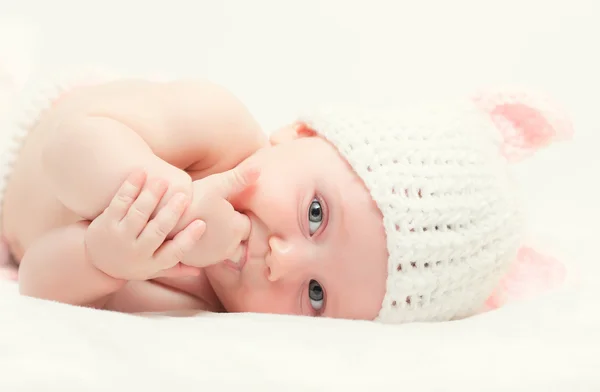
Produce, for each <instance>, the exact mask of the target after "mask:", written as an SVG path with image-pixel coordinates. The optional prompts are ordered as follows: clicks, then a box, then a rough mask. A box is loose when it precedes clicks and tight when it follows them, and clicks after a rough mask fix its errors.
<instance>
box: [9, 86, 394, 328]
mask: <svg viewBox="0 0 600 392" xmlns="http://www.w3.org/2000/svg"><path fill="white" fill-rule="evenodd" d="M139 169H143V171H142V172H143V173H144V181H143V186H141V187H142V188H141V189H138V188H140V185H139V183H138V181H137V180H135V178H136V177H135V173H136V172H137V173H139ZM255 172H256V173H257V174H258V175H257V176H254V177H253V174H252V173H255ZM132 175H133V179H132V177H131V176H132ZM251 178H254V180H251ZM136 183H137V184H138V186H136V185H135V184H136ZM123 189H125V190H127V189H129V190H133V189H138V190H137V191H136V192H133V191H132V192H130V193H127V192H124V191H123ZM115 205H117V206H118V205H121V207H120V208H119V207H117V208H116V211H117V212H116V213H115V208H114V206H115ZM125 205H127V206H129V207H127V208H125ZM183 205H185V208H183V207H182V206H183ZM125 210H127V211H128V212H127V213H124V212H123V211H125ZM3 211H4V221H3V222H2V230H3V233H4V235H5V236H6V238H7V240H8V242H9V245H10V247H11V251H12V253H13V255H14V256H15V258H16V259H17V260H18V261H19V262H20V271H19V287H20V291H21V293H22V294H24V295H28V296H32V297H37V298H43V299H51V300H55V301H59V302H64V303H68V304H75V305H83V306H91V307H98V308H105V309H109V310H116V311H121V312H128V313H134V312H159V311H160V312H163V311H178V310H190V309H198V310H208V311H228V312H261V313H281V314H298V315H306V316H313V317H314V316H324V317H334V318H350V319H363V320H370V319H373V318H375V317H376V316H377V314H378V312H379V310H380V309H381V303H382V299H383V296H384V293H385V282H386V277H387V259H388V255H387V249H386V237H385V233H384V229H383V223H382V216H381V213H380V211H379V210H378V208H377V207H376V205H375V203H374V201H373V200H372V198H371V196H370V194H369V192H368V190H367V189H366V187H365V186H364V184H363V183H362V180H361V179H360V178H359V177H358V176H357V175H356V173H355V172H354V171H353V170H352V168H351V167H350V166H349V165H348V163H347V162H346V161H345V160H344V159H343V157H342V156H341V155H340V154H339V153H338V151H337V150H336V149H335V148H334V147H333V146H332V145H330V144H329V143H328V142H327V141H326V140H325V139H322V138H321V137H319V136H318V134H317V132H316V131H314V130H312V129H309V128H307V127H306V126H305V125H304V124H290V125H289V126H286V127H283V128H282V129H280V130H279V131H278V132H275V133H274V134H273V135H272V136H271V138H270V139H269V140H268V139H267V138H266V137H265V136H264V134H263V133H262V131H261V130H260V129H259V127H258V125H257V124H256V121H254V119H253V118H252V116H251V115H250V114H249V112H248V110H247V109H246V108H245V107H244V106H243V105H242V104H241V103H240V102H239V101H238V100H237V99H236V98H235V97H233V96H232V95H231V94H230V93H228V92H227V91H226V90H224V89H223V88H221V87H219V86H216V85H214V84H211V83H208V82H190V81H181V82H175V83H169V84H154V83H149V82H144V81H120V82H115V83H112V84H106V85H100V86H96V87H88V88H80V89H77V90H75V91H72V92H71V93H69V94H68V95H66V96H64V97H62V98H61V99H60V100H59V101H58V102H57V103H55V105H54V106H53V107H52V108H51V109H50V110H48V111H47V112H46V113H44V114H43V116H42V118H41V121H40V122H39V123H38V124H37V125H36V127H35V128H34V129H33V130H31V133H30V135H29V137H28V139H27V140H26V143H25V145H24V147H23V149H22V151H21V154H20V157H19V159H18V161H17V163H16V166H15V168H14V172H13V174H12V177H11V179H10V182H9V184H8V189H7V193H6V195H5V202H4V206H3ZM119 211H120V212H119ZM90 222H91V223H90ZM197 223H200V224H201V225H200V226H197V225H196V224H197ZM144 233H146V234H144ZM144 238H146V240H144ZM148 238H150V239H151V240H147V239H148ZM161 242H162V244H161ZM159 244H160V245H159Z"/></svg>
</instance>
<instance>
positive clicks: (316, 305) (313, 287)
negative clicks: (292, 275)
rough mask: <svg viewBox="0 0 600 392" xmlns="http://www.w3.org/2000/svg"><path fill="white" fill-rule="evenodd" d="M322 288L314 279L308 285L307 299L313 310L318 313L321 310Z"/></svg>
mask: <svg viewBox="0 0 600 392" xmlns="http://www.w3.org/2000/svg"><path fill="white" fill-rule="evenodd" d="M323 297H324V295H323V288H322V287H321V285H320V284H319V282H317V281H316V280H314V279H311V281H310V282H309V283H308V299H310V305H311V306H312V308H313V309H314V310H316V311H317V312H319V311H320V310H321V309H322V308H323Z"/></svg>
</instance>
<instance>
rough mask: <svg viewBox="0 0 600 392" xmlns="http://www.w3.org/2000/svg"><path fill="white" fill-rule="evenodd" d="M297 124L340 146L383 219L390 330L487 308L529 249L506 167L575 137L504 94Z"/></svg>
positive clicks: (536, 107)
mask: <svg viewBox="0 0 600 392" xmlns="http://www.w3.org/2000/svg"><path fill="white" fill-rule="evenodd" d="M300 120H301V121H302V122H303V123H305V124H306V125H307V126H308V127H309V128H311V129H313V130H314V131H316V132H317V133H318V134H320V135H321V136H323V137H324V138H325V139H327V140H328V141H329V142H331V143H332V144H333V145H334V146H335V147H337V149H338V150H339V152H340V153H341V155H342V156H343V157H345V158H346V160H347V161H348V162H349V164H350V165H351V166H352V168H353V169H354V170H355V172H356V173H357V174H358V175H359V176H360V177H361V178H362V180H363V181H364V184H365V185H366V187H367V188H368V190H369V192H370V194H371V196H372V198H373V200H374V201H375V203H376V204H377V206H378V208H379V209H380V211H381V213H382V214H383V224H384V227H385V233H386V236H387V250H388V253H389V261H388V277H387V283H386V285H387V290H386V294H385V297H384V299H383V304H382V308H381V311H380V313H379V315H378V317H377V320H378V321H381V322H386V323H402V322H411V321H443V320H451V319H457V318H463V317H467V316H470V315H472V314H474V313H476V312H477V311H479V310H480V309H481V307H482V305H483V303H484V302H485V301H486V299H487V298H488V297H489V296H490V294H491V292H492V291H493V290H494V288H495V286H496V285H497V284H498V281H499V280H500V278H501V277H502V275H503V274H504V273H505V272H506V270H507V268H508V267H509V266H510V264H511V262H512V261H513V260H514V259H515V256H516V253H517V250H518V248H519V246H520V245H521V242H522V235H523V218H522V214H521V211H520V203H519V197H518V192H517V189H516V188H515V187H514V186H513V184H512V183H511V180H510V176H509V172H508V165H507V162H508V161H510V159H511V158H514V157H517V156H523V154H524V153H526V152H527V151H531V150H534V149H535V148H537V147H539V146H541V145H543V144H545V143H547V142H548V141H550V140H552V139H553V138H556V136H558V135H559V134H560V133H565V132H566V131H567V129H569V124H568V122H567V121H564V119H563V118H562V117H559V116H558V115H555V112H553V111H550V109H549V106H548V105H547V104H546V103H544V102H543V101H540V100H536V99H533V98H532V97H531V96H529V95H525V94H519V95H516V94H510V93H502V92H497V93H493V94H482V95H479V96H478V97H477V98H476V99H472V100H464V101H459V102H449V103H444V104H442V105H438V106H435V107H432V106H428V107H421V108H413V109H410V110H402V111H391V110H380V111H373V110H370V111H365V110H361V111H357V110H339V109H337V110H336V109H329V110H327V109H325V110H320V111H316V112H313V113H312V114H310V115H307V116H304V117H302V118H301V119H300ZM515 153H516V154H515ZM517 154H518V155H517Z"/></svg>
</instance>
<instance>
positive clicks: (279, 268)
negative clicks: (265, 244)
mask: <svg viewBox="0 0 600 392" xmlns="http://www.w3.org/2000/svg"><path fill="white" fill-rule="evenodd" d="M269 248H270V252H269V254H268V255H267V257H266V263H267V267H269V273H268V277H269V280H270V281H271V282H274V281H277V280H279V279H281V278H282V277H284V276H285V275H286V274H288V273H290V272H291V271H293V270H294V269H295V268H297V266H298V263H299V260H298V259H299V254H298V253H299V252H298V249H297V246H295V245H294V244H293V243H292V242H290V241H285V240H283V239H281V238H278V237H275V236H273V237H270V238H269Z"/></svg>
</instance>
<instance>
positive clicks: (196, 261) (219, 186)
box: [183, 166, 259, 267]
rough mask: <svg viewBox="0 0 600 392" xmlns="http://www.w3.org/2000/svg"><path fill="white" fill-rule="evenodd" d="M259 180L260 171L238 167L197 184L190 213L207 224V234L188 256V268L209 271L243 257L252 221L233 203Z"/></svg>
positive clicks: (186, 258)
mask: <svg viewBox="0 0 600 392" xmlns="http://www.w3.org/2000/svg"><path fill="white" fill-rule="evenodd" d="M258 176H259V171H258V170H257V169H255V168H241V167H240V166H238V167H236V168H234V169H231V170H229V171H226V172H223V173H218V174H213V175H211V176H208V177H206V178H203V179H201V180H198V181H194V183H193V184H192V190H193V200H192V204H191V205H190V207H189V208H188V211H189V212H190V213H191V214H192V215H193V216H194V217H196V218H199V219H202V221H203V222H205V223H206V233H204V235H203V236H202V238H201V239H200V240H199V241H198V242H197V243H196V244H195V245H194V247H193V249H192V250H191V251H190V252H188V253H186V255H185V256H184V259H183V263H184V264H186V265H191V266H194V267H206V266H209V265H212V264H216V263H219V262H221V261H224V260H227V259H230V260H232V261H234V262H238V261H239V260H240V258H242V257H243V253H244V251H245V247H244V246H243V244H244V243H245V242H246V241H247V240H248V236H249V235H250V229H251V224H250V219H249V218H248V217H247V216H246V215H244V214H241V213H239V212H238V211H236V210H235V209H234V208H233V206H232V205H231V203H230V202H229V200H230V199H231V198H232V197H234V196H236V195H239V194H240V193H241V192H243V191H244V190H246V189H247V188H248V187H249V186H251V185H253V184H254V183H255V181H256V180H257V178H258Z"/></svg>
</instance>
